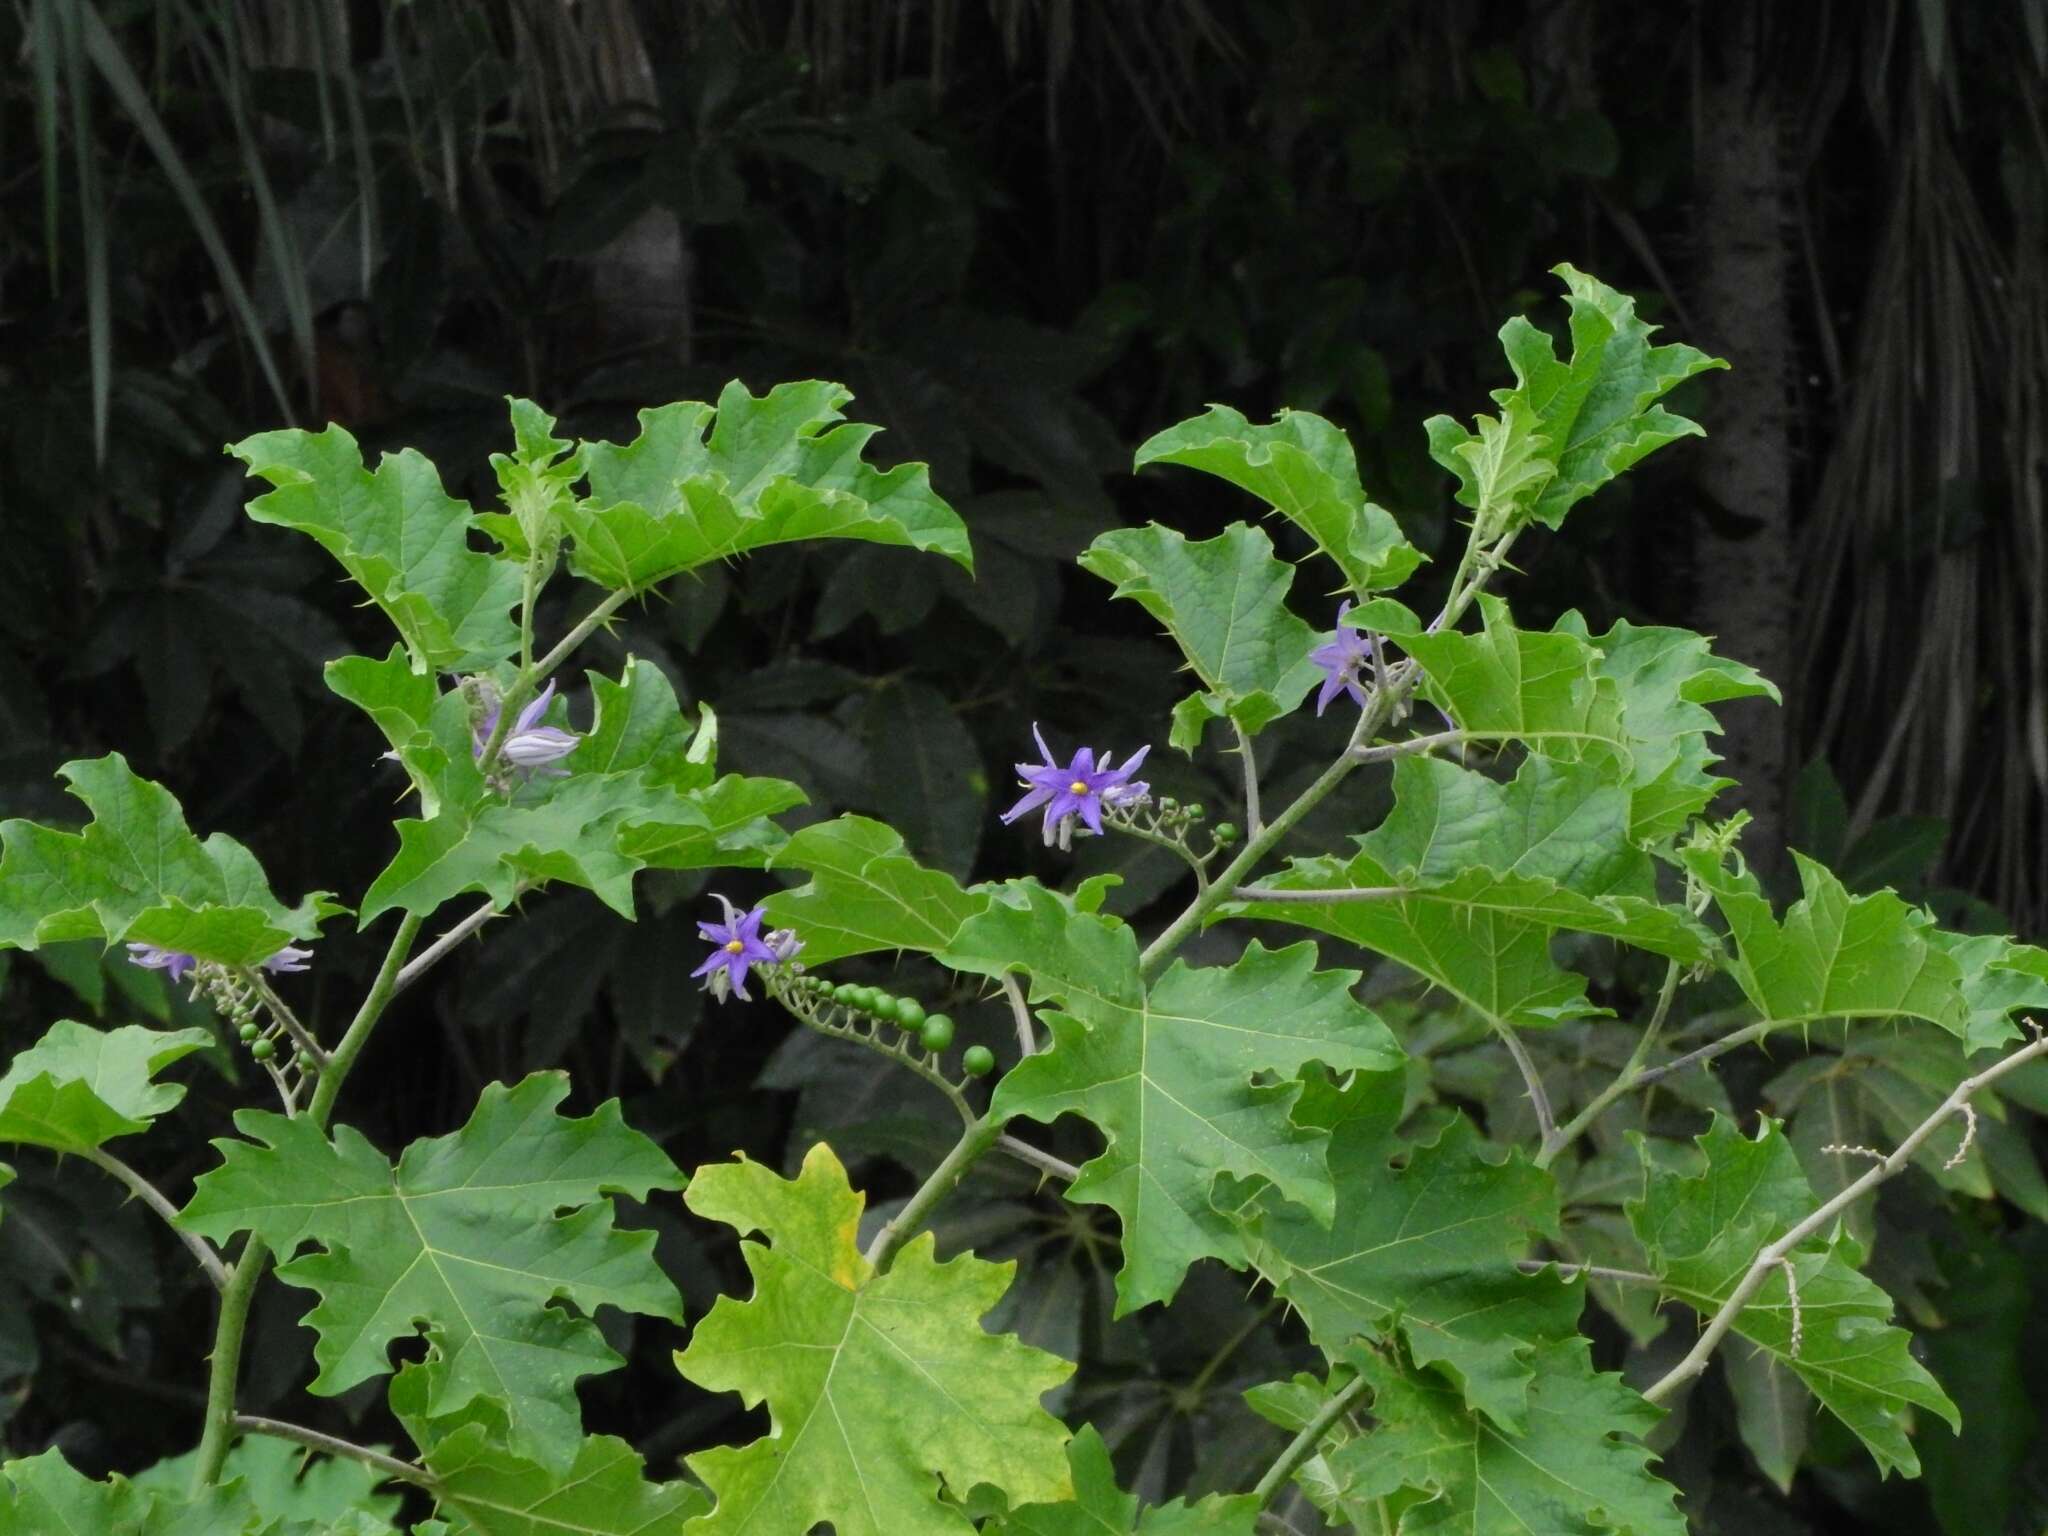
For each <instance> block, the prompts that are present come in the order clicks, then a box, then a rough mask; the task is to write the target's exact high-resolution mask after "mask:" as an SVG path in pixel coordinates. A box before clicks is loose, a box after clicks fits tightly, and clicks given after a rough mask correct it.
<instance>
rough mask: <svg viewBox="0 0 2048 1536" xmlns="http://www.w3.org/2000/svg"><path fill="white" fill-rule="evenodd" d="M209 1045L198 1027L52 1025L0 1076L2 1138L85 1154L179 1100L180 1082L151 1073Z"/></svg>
mask: <svg viewBox="0 0 2048 1536" xmlns="http://www.w3.org/2000/svg"><path fill="white" fill-rule="evenodd" d="M211 1044H213V1036H212V1035H211V1034H210V1033H209V1032H208V1031H206V1030H203V1029H180V1030H175V1031H163V1030H153V1029H141V1028H138V1027H137V1026H135V1025H132V1024H130V1025H124V1026H123V1027H122V1028H120V1029H116V1030H111V1031H105V1030H97V1029H94V1028H92V1026H90V1025H88V1024H77V1023H74V1022H72V1021H71V1020H69V1019H65V1020H62V1021H60V1022H58V1023H56V1024H52V1025H51V1026H50V1028H49V1030H48V1032H47V1033H46V1034H44V1036H43V1038H42V1039H40V1040H38V1041H37V1042H36V1043H35V1044H34V1045H32V1046H30V1047H29V1048H28V1049H27V1050H25V1051H21V1052H19V1053H18V1054H17V1055H16V1056H15V1058H14V1060H13V1061H12V1062H10V1063H9V1064H8V1067H7V1071H6V1074H5V1075H4V1076H0V1142H8V1141H11V1142H19V1143H22V1144H25V1145H27V1146H33V1147H47V1148H49V1149H50V1150H51V1151H53V1152H90V1151H92V1150H93V1149H95V1148H97V1147H100V1146H103V1145H105V1144H106V1143H107V1142H109V1141H112V1140H114V1138H116V1137H117V1136H134V1135H137V1134H139V1133H140V1132H143V1131H146V1130H148V1129H149V1126H150V1122H151V1121H152V1120H154V1119H156V1118H157V1116H159V1115H163V1114H168V1113H169V1112H170V1111H171V1110H173V1109H176V1108H177V1107H178V1104H179V1102H180V1101H181V1100H182V1099H183V1098H184V1097H185V1088H184V1085H183V1084H181V1083H160V1082H158V1081H156V1075H157V1074H158V1073H159V1072H161V1071H163V1069H164V1068H165V1067H168V1066H170V1065H171V1064H172V1063H173V1062H175V1061H179V1060H181V1059H182V1058H184V1057H186V1056H189V1055H191V1054H192V1053H193V1052H194V1051H199V1050H204V1049H205V1048H206V1047H207V1046H209V1045H211Z"/></svg>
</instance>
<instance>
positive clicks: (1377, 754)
mask: <svg viewBox="0 0 2048 1536" xmlns="http://www.w3.org/2000/svg"><path fill="white" fill-rule="evenodd" d="M1472 739H1473V738H1472V737H1470V736H1468V735H1467V734H1466V733H1465V732H1463V731H1436V732H1434V733H1432V734H1431V735H1428V736H1410V737H1409V738H1408V739H1407V740H1406V741H1389V742H1383V743H1381V744H1380V745H1379V746H1376V747H1355V748H1353V749H1352V752H1351V755H1352V756H1353V757H1354V758H1356V759H1357V760H1358V761H1359V762H1361V763H1384V762H1388V761H1390V760H1391V759H1393V758H1397V757H1420V756H1421V755H1422V754H1423V753H1425V752H1434V751H1436V749H1437V748H1438V747H1458V746H1463V745H1464V744H1465V743H1466V742H1468V741H1470V740H1472Z"/></svg>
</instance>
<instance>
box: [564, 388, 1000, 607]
mask: <svg viewBox="0 0 2048 1536" xmlns="http://www.w3.org/2000/svg"><path fill="white" fill-rule="evenodd" d="M852 398H853V396H852V394H851V392H850V391H848V390H846V389H844V388H843V387H841V386H840V385H837V384H827V383H824V382H822V381H819V380H815V379H814V380H811V381H809V382H807V383H801V384H778V385H777V386H776V387H775V388H773V389H771V390H770V391H769V392H768V393H767V394H766V395H762V396H759V397H756V396H754V395H751V394H749V393H748V392H747V389H746V386H745V385H743V384H739V383H737V382H735V383H732V384H728V385H727V386H726V388H725V392H724V393H723V394H721V395H720V396H719V397H718V405H717V406H716V408H713V407H711V406H708V405H698V404H695V403H687V404H679V405H670V406H664V407H662V408H661V409H659V410H653V411H642V412H641V413H640V435H639V436H638V437H637V438H635V439H634V440H633V441H632V443H630V444H628V445H627V446H625V447H619V446H616V445H614V444H611V443H590V444H586V445H585V447H584V455H585V461H586V464H587V466H588V468H589V472H590V496H589V498H588V499H587V500H585V501H581V502H575V503H570V504H567V505H565V506H564V507H563V509H562V522H563V525H564V527H565V528H566V529H567V531H568V533H569V535H570V537H571V538H572V539H573V540H574V543H575V548H574V550H573V552H572V553H571V555H570V564H571V566H572V567H573V568H574V569H575V571H576V574H577V575H579V576H583V577H585V578H587V579H589V580H591V581H594V582H597V583H599V584H600V585H602V586H607V587H619V588H626V589H631V590H638V589H641V588H645V587H649V586H652V585H653V584H654V583H656V582H658V581H661V580H663V579H665V578H667V577H670V576H674V575H677V574H678V573H680V572H683V571H689V570H694V569H696V568H697V567H698V566H702V565H708V564H710V563H711V562H712V561H715V560H724V559H728V558H730V557H732V556H734V555H738V554H742V553H744V552H746V551H748V550H753V549H760V548H762V547H764V546H766V545H770V544H787V543H791V542H793V541H795V540H799V539H821V538H836V539H861V540H866V541H868V542H871V543H878V544H901V545H907V546H909V547H910V548H913V549H922V550H930V551H932V552H934V553H937V554H942V555H945V556H947V557H948V558H949V559H952V560H955V561H957V562H958V563H959V564H960V565H961V566H962V567H963V568H965V569H966V570H968V571H970V572H971V571H972V570H973V569H974V557H973V554H972V553H971V552H970V550H969V549H968V544H967V530H966V528H965V527H964V526H963V525H962V524H961V522H960V519H959V517H958V516H957V515H956V514H955V513H954V511H953V509H952V508H951V507H949V506H947V505H946V503H945V502H943V501H941V500H940V499H939V498H938V497H937V496H935V495H934V494H933V493H932V489H931V480H930V476H929V475H928V474H927V472H926V470H925V467H924V466H923V465H922V464H902V465H898V466H897V467H896V468H895V469H892V470H888V471H886V472H884V471H881V470H877V469H875V468H874V467H872V466H871V465H868V464H866V463H863V462H862V460H861V452H862V450H863V449H864V448H865V447H866V446H867V443H868V441H869V439H870V438H872V437H873V436H874V435H875V432H876V430H877V429H876V428H874V427H868V426H861V425H858V424H856V423H853V422H844V423H843V424H841V425H836V426H835V425H833V424H834V423H835V422H841V421H842V418H841V416H840V412H839V407H840V406H842V405H844V404H845V403H846V402H847V401H848V400H850V399H852ZM707 427H708V428H709V435H708V436H707V434H706V428H707ZM827 429H829V430H827Z"/></svg>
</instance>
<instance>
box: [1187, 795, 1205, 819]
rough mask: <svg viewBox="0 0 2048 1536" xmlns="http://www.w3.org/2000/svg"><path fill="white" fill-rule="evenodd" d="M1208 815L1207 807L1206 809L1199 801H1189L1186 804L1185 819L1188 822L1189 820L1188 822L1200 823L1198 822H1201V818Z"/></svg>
mask: <svg viewBox="0 0 2048 1536" xmlns="http://www.w3.org/2000/svg"><path fill="white" fill-rule="evenodd" d="M1208 814H1209V807H1207V806H1206V805H1204V804H1202V802H1201V801H1199V800H1190V801H1189V802H1188V804H1187V818H1188V820H1189V821H1200V820H1201V819H1202V818H1203V817H1204V816H1206V815H1208Z"/></svg>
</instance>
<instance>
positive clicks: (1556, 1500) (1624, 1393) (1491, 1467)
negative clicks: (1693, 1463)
mask: <svg viewBox="0 0 2048 1536" xmlns="http://www.w3.org/2000/svg"><path fill="white" fill-rule="evenodd" d="M1590 1348H1591V1345H1590V1343H1589V1342H1588V1341H1587V1340H1585V1339H1576V1338H1575V1339H1568V1340H1563V1341H1561V1342H1558V1343H1555V1344H1550V1345H1546V1346H1545V1347H1544V1348H1543V1349H1542V1350H1540V1351H1539V1352H1538V1353H1537V1355H1536V1357H1535V1361H1534V1364H1535V1379H1534V1382H1533V1384H1532V1385H1531V1387H1530V1390H1529V1415H1528V1424H1527V1427H1526V1428H1525V1429H1524V1430H1523V1431H1522V1432H1520V1433H1513V1434H1511V1433H1509V1432H1508V1431H1506V1430H1503V1429H1502V1428H1500V1427H1499V1426H1498V1425H1496V1424H1494V1423H1493V1422H1492V1421H1491V1420H1490V1419H1488V1418H1487V1417H1485V1416H1484V1415H1483V1414H1477V1413H1474V1412H1472V1411H1471V1410H1470V1409H1468V1408H1467V1407H1466V1406H1465V1405H1464V1403H1463V1402H1462V1401H1461V1400H1460V1398H1459V1395H1458V1392H1457V1390H1456V1389H1455V1388H1454V1387H1451V1386H1448V1385H1446V1384H1445V1383H1444V1382H1442V1381H1441V1380H1440V1379H1438V1378H1436V1377H1434V1376H1431V1375H1429V1374H1428V1373H1425V1372H1420V1371H1415V1370H1411V1369H1409V1368H1407V1367H1406V1366H1405V1365H1403V1364H1402V1363H1401V1362H1399V1361H1398V1360H1394V1359H1389V1358H1386V1357H1384V1356H1381V1355H1379V1354H1376V1353H1370V1352H1368V1353H1366V1354H1364V1355H1362V1356H1361V1357H1360V1360H1359V1364H1360V1367H1361V1369H1362V1370H1363V1371H1364V1373H1365V1375H1366V1376H1367V1377H1368V1378H1369V1379H1370V1380H1371V1382H1372V1413H1373V1417H1374V1418H1375V1419H1376V1420H1378V1424H1377V1426H1376V1427H1375V1428H1374V1429H1372V1430H1371V1431H1370V1432H1369V1433H1367V1434H1363V1435H1360V1436H1358V1437H1357V1438H1356V1439H1353V1440H1351V1441H1349V1442H1348V1443H1346V1444H1345V1445H1343V1446H1341V1447H1339V1448H1338V1449H1337V1450H1335V1451H1333V1452H1332V1453H1331V1454H1330V1456H1329V1464H1330V1470H1331V1472H1332V1474H1333V1475H1334V1476H1335V1477H1336V1478H1338V1479H1339V1480H1340V1482H1341V1484H1342V1486H1343V1487H1344V1488H1345V1489H1346V1490H1347V1491H1348V1494H1349V1496H1350V1497H1352V1498H1354V1499H1357V1498H1365V1499H1370V1498H1384V1499H1388V1500H1389V1501H1390V1502H1391V1501H1393V1500H1395V1499H1401V1500H1402V1501H1403V1502H1404V1503H1405V1506H1406V1507H1405V1508H1404V1509H1403V1512H1402V1514H1401V1516H1400V1524H1399V1526H1398V1528H1397V1529H1398V1532H1399V1536H1453V1533H1456V1536H1532V1533H1535V1532H1541V1533H1542V1536H1685V1530H1686V1523H1685V1519H1684V1517H1683V1516H1681V1515H1680V1514H1679V1513H1678V1509H1677V1503H1676V1501H1677V1490H1676V1489H1674V1488H1673V1487H1672V1486H1671V1485H1670V1484H1669V1483H1666V1482H1664V1481H1662V1480H1661V1479H1659V1478H1657V1477H1656V1476H1654V1475H1653V1474H1652V1473H1651V1472H1650V1470H1649V1463H1650V1462H1651V1460H1652V1459H1653V1458H1652V1457H1651V1454H1650V1452H1649V1451H1647V1450H1645V1449H1644V1448H1643V1445H1642V1443H1641V1439H1640V1437H1641V1436H1642V1435H1644V1434H1647V1433H1648V1432H1649V1431H1650V1429H1651V1428H1652V1427H1654V1426H1655V1425H1656V1423H1657V1421H1658V1419H1659V1418H1661V1417H1662V1415H1661V1414H1659V1413H1658V1411H1657V1410H1656V1409H1655V1408H1653V1407H1651V1406H1650V1405H1649V1404H1648V1403H1646V1402H1644V1401H1643V1399H1642V1398H1641V1397H1640V1396H1638V1395H1637V1394H1636V1393H1635V1392H1634V1391H1632V1390H1630V1389H1629V1388H1628V1387H1627V1386H1625V1385H1623V1384H1622V1380H1621V1377H1620V1376H1618V1375H1611V1374H1606V1373H1595V1372H1594V1371H1593V1370H1592V1369H1591V1367H1590V1365H1589V1364H1588V1361H1587V1355H1588V1352H1589V1350H1590ZM1415 1495H1421V1497H1420V1498H1419V1499H1417V1498H1416V1497H1415Z"/></svg>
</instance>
